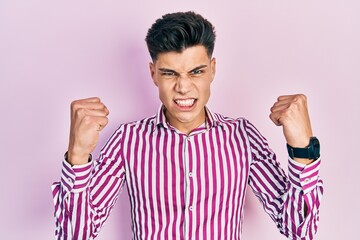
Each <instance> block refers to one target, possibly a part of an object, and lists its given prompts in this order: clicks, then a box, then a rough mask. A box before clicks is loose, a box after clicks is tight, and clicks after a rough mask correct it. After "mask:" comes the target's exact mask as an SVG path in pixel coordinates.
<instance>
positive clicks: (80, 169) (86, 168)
mask: <svg viewBox="0 0 360 240" xmlns="http://www.w3.org/2000/svg"><path fill="white" fill-rule="evenodd" d="M92 168H93V163H92V162H89V163H86V164H83V165H74V166H71V165H70V164H69V163H68V162H67V161H65V160H63V167H62V173H61V183H62V185H63V187H64V190H65V191H67V192H74V193H79V192H82V191H84V190H85V189H86V188H87V186H88V185H89V182H90V175H91V170H92Z"/></svg>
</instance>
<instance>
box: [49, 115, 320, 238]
mask: <svg viewBox="0 0 360 240" xmlns="http://www.w3.org/2000/svg"><path fill="white" fill-rule="evenodd" d="M206 110H207V121H206V123H205V124H203V126H200V127H199V128H198V129H195V130H194V131H193V132H192V133H191V134H189V135H185V134H182V133H181V132H179V131H178V130H176V129H174V128H173V127H172V126H170V125H169V124H168V123H167V122H166V119H165V116H164V113H163V110H162V108H160V109H159V111H158V113H157V115H155V116H153V117H150V118H146V119H143V120H141V121H138V122H133V123H128V124H124V125H121V126H120V127H119V128H118V129H117V130H116V131H115V133H114V134H113V135H112V137H111V138H110V139H109V140H108V142H107V143H106V145H105V146H104V148H103V149H102V151H101V154H100V157H99V159H98V160H96V161H94V162H93V163H88V164H85V165H82V166H73V167H71V166H70V165H69V164H68V163H67V162H66V161H64V163H63V170H62V177H61V181H60V182H56V183H54V184H53V186H52V191H53V198H54V205H55V219H56V237H57V239H94V238H95V237H96V236H97V235H98V234H99V231H100V229H101V227H102V226H103V224H104V222H105V221H106V219H107V218H108V216H109V214H110V212H111V209H112V207H113V206H114V204H115V203H116V200H117V198H118V195H119V192H120V190H121V188H122V187H123V186H124V185H126V187H127V189H128V193H129V199H130V205H131V219H132V229H133V239H136V240H144V239H179V240H182V239H189V240H190V239H209V240H210V239H214V240H215V239H216V240H218V239H224V240H225V239H229V240H232V239H235V240H240V239H241V231H242V219H243V216H244V201H245V193H246V188H247V186H250V187H251V188H252V189H253V191H254V193H255V195H256V196H257V198H258V199H259V200H260V202H261V203H262V204H263V206H264V209H265V211H266V212H267V213H268V214H269V216H270V217H271V218H272V219H273V220H274V222H275V224H276V226H277V227H278V228H279V230H280V232H281V233H282V234H284V235H285V236H287V237H288V238H289V239H304V240H307V239H312V238H313V237H314V235H315V233H316V231H317V226H318V221H319V218H318V216H319V206H320V199H321V196H322V193H323V188H322V181H321V180H320V179H319V177H318V173H319V166H320V160H318V161H315V162H314V163H312V164H310V165H308V166H304V165H301V164H299V163H297V162H295V161H293V160H291V159H289V168H288V169H289V170H288V176H286V175H285V173H284V171H283V170H282V168H281V167H280V165H279V163H278V162H277V161H276V156H275V154H274V153H273V152H272V150H271V149H270V148H269V146H268V143H267V141H266V139H265V138H264V137H263V136H262V135H261V134H260V133H259V132H258V130H257V129H256V128H255V127H254V126H253V125H251V123H249V122H248V121H247V120H246V119H243V118H239V119H231V118H227V117H223V116H222V115H219V114H214V113H212V112H211V111H210V110H209V109H206ZM305 209H307V212H305Z"/></svg>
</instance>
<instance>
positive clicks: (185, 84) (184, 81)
mask: <svg viewBox="0 0 360 240" xmlns="http://www.w3.org/2000/svg"><path fill="white" fill-rule="evenodd" d="M175 91H176V92H178V93H181V94H186V93H188V92H190V91H191V79H190V78H189V77H188V76H187V75H180V76H179V77H178V79H177V82H176V86H175Z"/></svg>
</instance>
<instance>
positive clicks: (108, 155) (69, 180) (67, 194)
mask: <svg viewBox="0 0 360 240" xmlns="http://www.w3.org/2000/svg"><path fill="white" fill-rule="evenodd" d="M108 114H109V111H108V110H107V108H106V107H105V105H104V104H103V103H102V102H101V101H100V99H99V98H88V99H82V100H76V101H74V102H73V103H72V104H71V129H70V140H69V147H68V153H67V159H64V160H63V167H62V174H61V181H59V182H55V183H54V184H53V185H52V193H53V199H54V206H55V213H54V216H55V220H56V221H55V222H56V231H55V235H56V239H72V240H74V239H94V238H95V237H96V236H97V235H98V233H99V231H100V229H101V227H102V226H103V224H104V222H105V220H106V219H107V218H108V216H109V213H110V211H111V209H112V207H113V206H114V204H115V201H116V199H117V196H118V194H119V190H120V187H121V186H122V183H123V181H124V176H125V174H124V167H123V164H122V161H121V159H119V158H120V155H119V154H118V152H119V151H120V150H121V147H120V146H119V145H120V144H119V143H120V140H119V139H121V130H120V129H118V130H117V131H116V132H115V134H114V135H113V136H112V138H111V139H110V140H109V141H108V143H107V144H106V145H105V146H104V148H103V149H102V151H101V154H100V157H99V159H96V160H95V159H94V160H91V158H89V156H91V155H90V154H91V152H92V151H93V150H94V148H95V147H96V144H97V142H98V139H99V132H100V131H101V130H102V129H103V128H104V127H105V126H106V124H107V122H108V120H107V115H108Z"/></svg>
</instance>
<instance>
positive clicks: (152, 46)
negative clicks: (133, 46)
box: [145, 12, 216, 61]
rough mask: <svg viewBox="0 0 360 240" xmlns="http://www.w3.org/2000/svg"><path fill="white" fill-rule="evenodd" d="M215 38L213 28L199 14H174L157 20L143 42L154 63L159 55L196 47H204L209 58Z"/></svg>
mask: <svg viewBox="0 0 360 240" xmlns="http://www.w3.org/2000/svg"><path fill="white" fill-rule="evenodd" d="M215 38H216V36H215V28H214V27H213V25H212V24H211V23H210V22H209V21H208V20H207V19H205V18H204V17H202V16H201V15H200V14H197V13H194V12H176V13H169V14H165V15H163V16H162V17H161V18H159V19H157V20H156V21H155V23H154V24H153V25H152V26H151V28H150V29H149V30H148V33H147V35H146V38H145V41H146V44H147V47H148V50H149V53H150V56H151V58H152V60H153V61H156V60H157V57H158V55H159V54H160V53H165V52H172V51H175V52H179V53H180V52H182V51H183V50H185V49H186V48H188V47H192V46H196V45H202V46H204V47H205V48H206V50H207V54H208V55H209V57H211V56H212V53H213V50H214V45H215Z"/></svg>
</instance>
